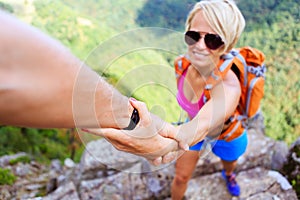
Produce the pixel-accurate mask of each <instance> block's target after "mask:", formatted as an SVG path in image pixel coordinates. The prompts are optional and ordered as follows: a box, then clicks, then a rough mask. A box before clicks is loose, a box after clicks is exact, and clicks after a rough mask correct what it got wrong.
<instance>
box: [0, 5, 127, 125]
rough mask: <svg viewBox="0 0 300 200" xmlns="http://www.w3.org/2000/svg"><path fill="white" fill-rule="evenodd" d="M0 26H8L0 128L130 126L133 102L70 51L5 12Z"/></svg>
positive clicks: (1, 67) (1, 64) (2, 40)
mask: <svg viewBox="0 0 300 200" xmlns="http://www.w3.org/2000/svg"><path fill="white" fill-rule="evenodd" d="M0 23H1V25H2V26H3V27H5V28H3V29H0V36H1V37H0V44H1V45H0V53H1V57H0V95H1V98H0V113H1V114H0V124H2V125H6V124H7V125H18V126H30V127H41V128H51V127H57V128H67V127H75V126H77V127H98V126H103V127H115V128H119V127H126V126H127V125H128V123H129V118H130V115H131V112H132V110H133V108H132V107H131V106H130V104H129V102H128V98H127V97H124V96H123V95H121V94H120V93H118V92H117V91H116V90H115V89H114V88H113V87H111V86H109V85H108V84H107V83H106V82H105V81H104V80H103V79H102V78H101V77H100V76H99V75H98V74H97V73H95V72H94V71H92V70H91V69H89V68H88V67H86V66H83V65H82V62H81V61H80V60H78V59H77V58H76V57H75V56H73V55H72V53H70V51H69V50H68V49H67V48H65V47H64V46H63V45H61V44H60V43H59V42H58V41H56V40H54V39H52V38H51V37H49V36H47V35H46V34H44V33H42V32H40V31H39V30H37V29H35V28H33V27H31V26H29V25H26V24H25V23H22V22H20V21H19V20H17V19H15V18H14V17H12V16H10V15H8V14H5V13H3V12H1V11H0ZM83 78H84V79H83ZM112 97H113V99H111V98H112ZM114 99H115V100H114ZM78 108H79V109H78Z"/></svg>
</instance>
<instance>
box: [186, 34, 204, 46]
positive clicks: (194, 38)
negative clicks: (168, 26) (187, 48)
mask: <svg viewBox="0 0 300 200" xmlns="http://www.w3.org/2000/svg"><path fill="white" fill-rule="evenodd" d="M199 39H200V33H198V32H196V31H187V32H186V33H185V35H184V40H185V42H186V43H187V44H188V45H193V44H196V43H197V42H198V41H199Z"/></svg>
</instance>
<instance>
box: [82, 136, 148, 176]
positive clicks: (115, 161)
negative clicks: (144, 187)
mask: <svg viewBox="0 0 300 200" xmlns="http://www.w3.org/2000/svg"><path fill="white" fill-rule="evenodd" d="M142 160H143V158H141V157H138V156H135V155H133V154H129V153H125V152H121V151H118V150H116V149H115V148H114V147H113V146H112V145H111V144H110V143H109V142H107V141H106V140H105V139H100V140H96V141H92V142H89V143H88V144H87V146H86V150H85V152H84V153H83V155H82V157H81V160H80V164H79V165H80V167H79V168H80V174H81V176H82V178H83V179H90V178H97V177H98V178H101V177H99V175H100V176H101V174H99V171H106V172H109V171H111V172H112V174H113V173H115V172H116V171H123V170H126V169H128V168H130V167H132V166H133V165H135V164H136V163H138V162H141V161H142ZM103 176H106V174H103Z"/></svg>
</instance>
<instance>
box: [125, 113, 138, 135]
mask: <svg viewBox="0 0 300 200" xmlns="http://www.w3.org/2000/svg"><path fill="white" fill-rule="evenodd" d="M139 121H140V116H139V112H138V110H137V109H135V108H134V110H133V112H132V115H131V118H130V122H129V125H128V127H126V128H124V130H133V129H134V128H135V127H136V125H137V124H138V123H139Z"/></svg>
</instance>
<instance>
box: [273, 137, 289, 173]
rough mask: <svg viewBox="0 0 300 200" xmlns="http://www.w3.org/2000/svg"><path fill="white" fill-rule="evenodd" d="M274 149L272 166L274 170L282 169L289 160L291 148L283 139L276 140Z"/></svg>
mask: <svg viewBox="0 0 300 200" xmlns="http://www.w3.org/2000/svg"><path fill="white" fill-rule="evenodd" d="M273 149H274V150H273V155H272V162H271V168H272V169H274V170H280V169H282V167H283V165H284V163H285V162H286V161H287V156H288V153H289V149H288V146H287V144H286V143H285V142H281V141H278V142H276V143H275V146H274V148H273Z"/></svg>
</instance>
